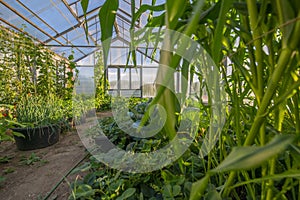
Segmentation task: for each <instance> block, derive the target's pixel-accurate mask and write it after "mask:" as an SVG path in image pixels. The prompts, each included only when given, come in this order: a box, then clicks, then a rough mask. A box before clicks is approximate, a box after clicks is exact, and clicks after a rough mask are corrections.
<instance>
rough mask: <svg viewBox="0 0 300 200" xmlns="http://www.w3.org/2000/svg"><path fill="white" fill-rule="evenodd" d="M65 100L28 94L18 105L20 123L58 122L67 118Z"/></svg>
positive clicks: (17, 113) (46, 123)
mask: <svg viewBox="0 0 300 200" xmlns="http://www.w3.org/2000/svg"><path fill="white" fill-rule="evenodd" d="M62 106H63V101H62V100H61V99H58V98H56V97H54V96H31V95H30V96H26V97H23V98H21V99H20V100H19V102H18V104H17V106H16V119H17V121H18V123H21V124H24V125H29V126H44V125H51V124H58V123H59V122H63V121H64V120H65V114H64V110H63V107H62Z"/></svg>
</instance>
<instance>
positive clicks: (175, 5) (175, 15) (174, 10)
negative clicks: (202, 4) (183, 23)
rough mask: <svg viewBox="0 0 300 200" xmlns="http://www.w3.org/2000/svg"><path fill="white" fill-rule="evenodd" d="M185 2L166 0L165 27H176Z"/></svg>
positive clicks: (182, 0)
mask: <svg viewBox="0 0 300 200" xmlns="http://www.w3.org/2000/svg"><path fill="white" fill-rule="evenodd" d="M186 4H187V1H186V0H177V1H174V0H167V4H166V7H167V20H168V24H167V28H169V29H174V28H175V27H176V25H177V22H178V19H179V18H180V17H181V16H182V15H183V13H184V11H185V7H186Z"/></svg>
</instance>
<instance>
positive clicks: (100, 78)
mask: <svg viewBox="0 0 300 200" xmlns="http://www.w3.org/2000/svg"><path fill="white" fill-rule="evenodd" d="M96 58H97V63H96V65H95V68H94V74H95V77H94V80H95V84H96V85H95V88H96V94H95V107H96V110H97V111H104V110H109V109H110V108H111V96H110V95H109V94H108V88H109V81H108V79H107V77H106V74H105V73H106V70H105V68H104V63H103V57H102V52H101V51H100V52H98V54H96Z"/></svg>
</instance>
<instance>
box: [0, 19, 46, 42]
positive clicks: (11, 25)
mask: <svg viewBox="0 0 300 200" xmlns="http://www.w3.org/2000/svg"><path fill="white" fill-rule="evenodd" d="M0 21H2V22H3V23H5V24H7V25H8V26H10V27H12V28H13V29H15V30H17V31H19V32H21V33H23V34H25V35H27V36H29V37H30V38H32V39H34V40H36V41H37V42H39V43H41V44H43V45H44V44H45V43H43V42H42V41H40V40H39V39H37V38H35V37H33V36H32V35H29V34H28V33H27V32H25V31H23V30H22V29H19V28H18V27H16V26H15V25H13V24H11V23H9V22H8V21H6V20H4V19H3V18H1V17H0Z"/></svg>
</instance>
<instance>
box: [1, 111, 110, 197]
mask: <svg viewBox="0 0 300 200" xmlns="http://www.w3.org/2000/svg"><path fill="white" fill-rule="evenodd" d="M110 115H111V114H110V113H107V112H106V113H97V116H98V118H101V117H106V116H110ZM32 154H34V155H35V156H33V157H35V158H37V157H38V159H37V161H36V162H33V163H32V164H29V165H27V164H26V163H24V162H31V161H32V160H33V159H29V158H30V156H31V155H32ZM86 154H87V152H86V150H85V148H84V146H83V144H82V142H81V140H80V139H79V137H78V134H77V132H76V130H72V131H71V132H68V133H66V134H62V135H61V137H60V140H59V142H58V143H57V144H54V145H53V146H50V147H47V148H43V149H38V150H32V151H19V150H17V148H16V145H15V144H14V143H9V142H6V143H2V144H0V158H3V157H5V156H6V157H8V158H9V160H8V162H6V163H0V174H1V175H2V176H4V177H5V180H4V182H2V184H1V185H0V199H1V200H2V199H3V200H4V199H5V200H23V199H24V200H25V199H26V200H29V199H30V200H31V199H34V200H36V199H43V198H44V197H45V196H46V195H47V193H48V192H50V191H51V189H52V188H53V187H54V186H55V185H56V184H57V183H58V182H59V181H60V179H61V178H62V177H63V176H64V175H66V174H67V172H68V171H69V170H70V169H71V168H72V167H73V166H75V165H76V164H77V163H78V162H79V161H80V160H82V158H84V157H85V155H86ZM24 158H27V160H25V161H23V162H22V161H21V160H22V159H24ZM76 177H77V178H82V177H80V175H78V174H77V175H76V174H75V175H70V176H68V177H67V178H66V179H65V180H64V181H63V182H62V184H61V185H59V187H58V188H57V189H56V190H55V191H54V193H53V194H52V195H51V197H50V198H49V199H57V200H60V199H64V200H65V199H68V197H69V195H70V187H69V184H70V183H71V182H73V181H74V180H75V178H76Z"/></svg>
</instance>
